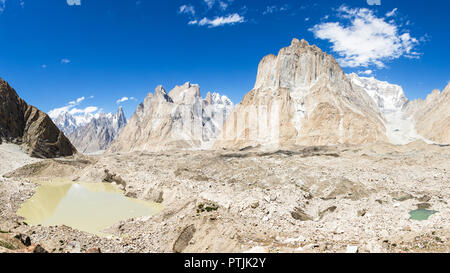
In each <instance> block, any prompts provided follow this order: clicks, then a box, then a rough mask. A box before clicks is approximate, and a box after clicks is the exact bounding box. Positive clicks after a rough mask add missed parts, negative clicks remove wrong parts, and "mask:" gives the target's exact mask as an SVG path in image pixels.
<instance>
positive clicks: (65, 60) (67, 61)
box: [61, 58, 71, 64]
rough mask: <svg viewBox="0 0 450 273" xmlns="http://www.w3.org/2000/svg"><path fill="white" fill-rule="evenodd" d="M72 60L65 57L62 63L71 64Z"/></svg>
mask: <svg viewBox="0 0 450 273" xmlns="http://www.w3.org/2000/svg"><path fill="white" fill-rule="evenodd" d="M70 62H71V61H70V60H69V59H66V58H64V59H61V63H62V64H69V63H70Z"/></svg>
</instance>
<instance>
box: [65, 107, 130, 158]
mask: <svg viewBox="0 0 450 273" xmlns="http://www.w3.org/2000/svg"><path fill="white" fill-rule="evenodd" d="M126 124H127V121H126V118H125V114H124V112H123V109H122V107H120V108H119V110H118V111H117V113H116V114H105V113H100V114H99V115H98V116H97V117H94V118H92V119H91V121H90V122H89V123H87V124H86V125H83V126H80V127H78V128H75V130H74V131H73V132H72V133H70V134H69V135H68V138H69V139H70V140H71V141H72V143H73V145H75V147H76V148H77V149H78V151H80V152H82V153H94V152H98V151H103V150H106V149H108V148H109V146H110V145H111V144H112V143H113V141H114V140H115V139H116V138H117V137H118V136H119V134H120V132H121V131H122V129H123V128H124V127H125V126H126Z"/></svg>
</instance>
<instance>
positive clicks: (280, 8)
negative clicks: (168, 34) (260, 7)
mask: <svg viewBox="0 0 450 273" xmlns="http://www.w3.org/2000/svg"><path fill="white" fill-rule="evenodd" d="M288 9H289V7H288V5H282V6H276V5H273V6H267V7H266V9H265V10H264V11H263V15H267V14H272V13H276V12H280V11H286V10H288Z"/></svg>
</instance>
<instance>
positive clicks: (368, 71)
mask: <svg viewBox="0 0 450 273" xmlns="http://www.w3.org/2000/svg"><path fill="white" fill-rule="evenodd" d="M358 74H363V75H372V74H373V70H370V69H368V70H365V71H358Z"/></svg>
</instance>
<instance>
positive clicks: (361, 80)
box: [348, 73, 408, 114]
mask: <svg viewBox="0 0 450 273" xmlns="http://www.w3.org/2000/svg"><path fill="white" fill-rule="evenodd" d="M348 76H349V78H350V80H351V81H352V83H353V84H356V85H358V86H360V87H362V88H363V89H364V90H365V91H366V92H367V94H369V96H370V97H371V98H372V99H373V100H374V101H375V103H376V104H377V105H378V107H379V108H380V111H381V112H382V113H383V114H389V113H394V112H399V111H402V110H403V109H404V107H405V105H406V104H407V103H408V98H407V97H406V96H405V93H404V92H403V88H402V87H401V86H399V85H395V84H390V83H388V82H384V81H379V80H377V79H375V78H374V77H370V78H367V77H360V76H358V75H356V74H355V73H352V74H350V75H348Z"/></svg>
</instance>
